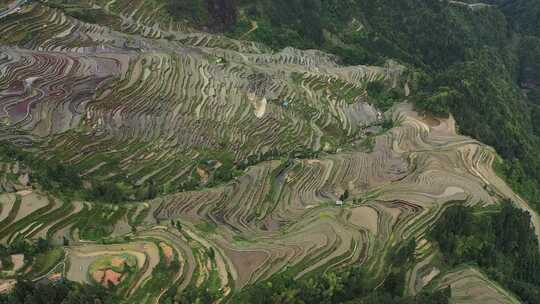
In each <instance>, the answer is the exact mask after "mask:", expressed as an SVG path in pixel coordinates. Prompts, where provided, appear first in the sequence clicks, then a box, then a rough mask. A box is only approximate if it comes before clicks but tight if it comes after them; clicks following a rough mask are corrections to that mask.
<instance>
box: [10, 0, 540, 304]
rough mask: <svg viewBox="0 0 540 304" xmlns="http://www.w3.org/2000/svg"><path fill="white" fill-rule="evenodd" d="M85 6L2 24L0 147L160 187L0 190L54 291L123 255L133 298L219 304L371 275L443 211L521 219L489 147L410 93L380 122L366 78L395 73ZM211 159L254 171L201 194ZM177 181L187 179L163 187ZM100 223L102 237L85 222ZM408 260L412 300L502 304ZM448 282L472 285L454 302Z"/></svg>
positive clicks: (388, 80) (138, 7)
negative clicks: (100, 191)
mask: <svg viewBox="0 0 540 304" xmlns="http://www.w3.org/2000/svg"><path fill="white" fill-rule="evenodd" d="M74 2H77V1H74ZM79 2H80V3H79V4H80V5H82V6H84V5H86V4H88V3H87V2H85V1H79ZM92 2H93V4H94V6H95V7H97V8H99V9H100V10H103V11H104V12H106V14H107V16H109V18H104V19H103V20H102V21H101V22H102V24H91V23H85V22H83V21H80V20H78V19H75V18H73V17H71V16H69V15H68V14H66V12H67V11H65V10H61V9H57V8H54V7H53V6H51V5H47V4H46V3H41V2H32V3H22V2H18V3H16V4H14V5H13V6H12V7H11V8H9V9H7V10H4V11H2V12H1V13H0V36H1V37H8V36H9V39H8V41H6V42H1V43H0V130H1V131H0V139H4V140H10V141H12V142H14V143H17V144H21V145H23V146H33V147H34V150H33V152H34V153H35V154H36V155H37V156H38V157H40V158H41V159H43V160H44V161H46V160H48V159H52V158H55V159H57V160H60V161H61V162H62V163H65V164H67V165H69V166H72V167H74V168H77V170H78V171H79V172H81V173H80V175H82V176H85V177H90V178H93V179H97V180H101V181H107V180H113V181H122V182H125V183H131V184H135V185H143V184H145V183H146V182H148V181H150V180H152V182H153V183H155V184H157V185H162V186H163V189H165V190H164V191H163V192H161V193H160V194H161V195H160V196H158V198H156V199H153V200H149V201H144V202H130V203H126V204H123V205H120V206H111V205H106V204H96V203H91V202H82V201H65V200H62V199H61V198H59V197H55V196H53V195H50V194H46V193H43V192H42V191H41V190H40V189H36V190H28V189H27V190H26V191H24V192H22V193H21V192H19V193H7V194H6V193H2V194H0V202H1V211H0V239H1V241H2V243H10V242H13V241H14V240H17V239H37V238H39V237H42V238H47V239H49V240H50V241H51V242H53V243H55V244H57V245H65V248H66V255H65V258H64V259H63V261H62V262H61V263H62V265H64V266H65V267H64V271H63V275H64V276H65V277H66V278H67V279H69V280H73V281H77V282H91V274H89V267H90V266H91V265H92V263H95V262H96V261H97V260H99V259H102V258H103V257H107V256H108V257H110V256H115V255H122V254H127V255H130V256H133V257H135V258H136V261H137V267H136V268H137V271H136V272H135V273H134V274H133V276H132V277H130V280H129V282H127V283H126V284H125V285H126V286H125V288H123V292H124V295H125V296H126V297H128V298H129V297H131V298H130V299H131V301H132V302H134V303H135V302H152V301H154V300H153V297H155V298H157V299H156V300H158V299H159V298H160V297H161V296H162V295H163V294H164V292H165V291H167V290H168V289H169V288H171V287H174V288H176V292H177V294H180V293H182V291H184V290H185V289H186V288H192V287H195V288H197V287H201V286H207V284H209V282H212V284H211V285H212V286H214V287H213V288H215V289H216V290H217V291H219V292H220V293H221V294H222V295H223V296H224V297H226V296H228V295H230V294H231V293H232V292H234V291H237V290H240V289H242V288H244V287H246V286H249V285H250V284H253V283H256V282H258V281H261V280H264V279H267V278H269V277H271V276H272V275H274V274H276V273H278V272H282V271H289V272H292V273H294V274H295V276H296V277H297V278H301V277H304V276H307V275H309V274H316V273H321V272H325V271H327V270H334V269H341V268H343V267H344V266H347V265H352V264H361V265H362V267H365V268H366V269H368V270H369V271H370V272H372V273H373V274H374V277H376V278H378V279H381V278H384V276H385V275H386V267H385V263H386V261H387V258H388V254H389V250H391V249H392V248H395V246H396V245H398V244H400V243H401V242H403V241H407V240H410V239H417V240H421V239H422V238H423V236H424V234H425V232H426V230H427V229H428V228H429V227H430V226H431V225H433V224H434V223H435V221H436V220H437V218H438V217H439V216H440V215H441V213H442V212H443V211H444V210H445V208H447V207H448V206H450V205H451V204H455V203H456V202H460V203H463V204H467V205H476V206H487V205H491V204H495V203H496V202H497V201H498V200H499V199H500V198H501V197H509V198H511V199H512V200H514V201H515V202H516V204H518V205H519V206H520V207H522V208H524V209H528V210H530V209H529V207H528V205H527V203H526V202H525V201H523V200H521V199H520V198H519V197H518V196H517V195H515V194H514V193H512V191H511V190H510V189H509V188H508V187H507V186H506V185H505V184H504V182H502V180H500V179H499V178H498V177H497V176H496V175H495V174H494V173H493V170H492V168H491V167H492V163H493V161H494V160H495V158H496V157H497V156H496V153H495V151H494V150H493V149H492V148H490V147H488V146H486V145H484V144H482V143H480V142H478V141H475V140H473V139H471V138H468V137H465V136H461V135H459V134H458V133H457V131H456V126H455V121H454V120H453V118H452V117H449V118H447V119H435V118H433V117H426V116H423V115H420V114H418V113H416V112H415V111H414V109H413V107H412V106H411V105H410V104H409V103H407V100H406V99H407V98H406V96H405V95H408V94H404V95H403V102H402V103H400V104H398V105H397V106H394V107H393V108H392V109H390V110H389V111H388V112H386V113H381V112H380V111H379V110H378V109H377V108H376V107H375V106H374V105H373V102H372V100H371V99H370V97H369V94H368V92H367V89H366V88H367V85H368V84H369V83H371V82H374V81H382V82H383V83H384V84H385V85H386V86H388V87H394V88H395V89H396V90H400V91H403V92H408V91H409V90H410V89H409V86H408V84H407V74H406V71H405V68H404V67H401V66H399V65H397V64H395V63H392V62H388V63H387V64H386V65H385V66H382V67H371V66H352V67H343V66H341V65H339V63H338V61H337V59H336V58H334V57H333V56H330V55H328V54H324V53H322V52H318V51H300V50H296V49H284V50H282V51H280V52H275V53H270V51H269V50H268V49H267V48H266V47H264V46H260V45H257V44H254V43H251V42H244V41H235V40H231V39H228V38H225V37H220V36H215V35H211V34H203V33H197V32H193V31H191V30H190V29H188V28H186V26H185V25H182V24H179V23H175V22H174V21H172V20H167V19H160V20H162V21H161V22H159V23H157V22H151V20H155V19H154V17H156V16H158V15H159V14H160V12H161V9H162V7H161V6H156V7H155V8H154V9H150V8H149V7H147V6H146V4H145V2H144V1H123V0H117V1H92ZM133 8H135V9H133ZM166 37H167V39H165V38H166ZM388 121H391V122H392V127H391V128H389V129H387V130H384V129H383V128H382V127H381V126H382V125H383V123H385V122H388ZM371 127H376V128H378V130H381V132H376V134H375V135H373V137H372V147H371V148H370V149H365V148H364V147H362V145H361V144H358V143H362V142H363V141H364V140H366V138H367V137H366V133H367V130H368V129H370V128H371ZM222 151H228V152H227V153H228V154H230V155H227V157H229V156H231V158H232V160H233V162H234V163H235V164H240V163H242V162H244V161H246V160H249V159H250V158H251V159H256V160H257V161H254V162H251V163H250V166H248V167H247V168H245V169H241V170H239V171H241V172H240V173H239V174H238V175H237V176H236V177H235V178H234V179H232V180H231V181H228V182H224V183H215V184H209V182H208V181H207V182H205V179H208V180H210V179H211V177H210V175H211V171H212V170H214V169H215V168H219V166H220V164H221V162H222V161H223V158H226V157H224V156H223V155H222V154H221V152H222ZM298 151H308V152H310V153H312V152H313V153H316V156H313V157H295V154H294V152H298ZM263 155H273V156H274V157H270V158H263V157H261V156H263ZM310 155H311V154H310ZM314 155H315V154H314ZM196 176H198V178H196ZM193 179H199V180H201V181H202V182H200V184H199V185H198V187H195V188H194V190H192V191H179V188H178V187H180V186H182V185H184V184H185V183H187V182H189V181H191V180H193ZM345 194H346V195H345ZM337 201H343V204H336V202H337ZM531 214H533V215H534V224H535V227H536V229H537V231H540V230H539V229H540V224H539V223H540V222H539V221H538V218H537V217H536V215H535V214H534V212H532V211H531ZM104 216H107V218H105V220H104V221H106V223H107V225H106V227H101V226H100V227H95V226H92V222H91V221H88V218H89V217H91V218H92V220H95V221H96V223H97V221H98V220H103V217H104ZM109 216H110V217H109ZM85 219H86V220H85ZM177 223H180V226H181V227H180V228H178V224H177ZM97 226H99V225H97ZM98 228H103V229H102V230H99V229H98ZM539 235H540V234H539ZM100 241H101V242H104V243H106V244H99V242H100ZM66 243H69V244H66ZM426 246H429V245H426ZM427 252H429V250H428V251H427ZM424 258H426V262H425V263H424V264H423V265H419V266H418V267H417V269H415V270H414V271H413V273H412V274H411V275H410V278H411V279H410V282H409V288H408V290H409V292H410V293H412V294H414V293H417V292H418V291H419V290H421V289H422V288H424V286H426V285H427V284H428V283H429V282H431V281H432V280H437V282H438V284H439V286H441V287H442V286H447V285H452V287H453V292H454V297H455V298H456V299H457V301H458V303H460V302H459V301H461V300H460V299H465V298H468V297H469V298H470V297H472V298H474V299H475V301H476V300H478V301H480V300H481V301H484V300H485V301H486V302H485V303H511V302H512V301H511V297H510V296H509V295H502V294H501V293H500V290H499V289H498V288H496V287H494V285H493V284H492V283H490V282H488V280H487V279H485V278H484V277H483V276H482V275H481V274H479V273H478V272H477V271H475V270H473V269H467V270H463V271H459V272H456V273H449V274H441V275H439V273H437V271H436V270H435V269H434V268H432V267H431V268H430V259H429V254H426V256H425V257H424ZM172 262H177V264H178V265H179V266H178V269H176V268H175V269H173V270H171V273H170V278H169V280H168V281H167V283H166V284H165V285H163V286H160V288H159V290H157V291H156V290H148V291H147V289H150V287H148V286H154V285H153V284H157V283H154V282H153V281H152V278H153V277H154V276H156V273H155V272H154V269H156V267H157V266H158V265H160V263H167V264H168V265H171V263H172ZM422 280H425V281H424V282H423V281H422ZM464 284H474V286H478V290H476V289H475V291H474V294H464V293H463V292H462V291H461V290H462V287H463V285H464ZM145 288H146V289H145ZM152 288H153V287H152ZM138 290H143V293H144V295H142V296H141V295H140V294H137V291H138ZM489 301H491V302H489ZM505 301H506V302H505Z"/></svg>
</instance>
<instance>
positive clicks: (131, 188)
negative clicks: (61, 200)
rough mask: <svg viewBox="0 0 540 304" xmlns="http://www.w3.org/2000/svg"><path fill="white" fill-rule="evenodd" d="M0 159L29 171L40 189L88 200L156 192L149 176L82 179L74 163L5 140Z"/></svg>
mask: <svg viewBox="0 0 540 304" xmlns="http://www.w3.org/2000/svg"><path fill="white" fill-rule="evenodd" d="M0 160H3V161H7V162H14V161H18V162H19V163H20V164H21V165H22V166H23V167H25V168H26V169H27V170H29V171H30V180H31V182H32V183H36V184H39V185H40V186H41V187H43V189H44V190H46V191H49V192H53V193H55V194H57V195H60V196H62V197H65V198H67V199H71V198H81V199H85V200H89V201H98V202H105V203H120V202H124V201H132V200H147V199H152V198H154V197H156V196H157V194H158V192H159V189H158V187H157V185H156V184H155V182H154V181H153V180H152V179H149V180H148V181H147V182H145V183H144V184H142V185H135V184H134V183H129V182H125V181H118V180H106V181H100V180H96V179H91V178H86V179H84V178H82V177H81V176H80V175H79V170H78V168H77V167H76V166H69V165H65V164H63V163H62V162H61V161H59V160H57V159H56V158H51V159H48V160H46V161H45V160H44V159H42V158H40V157H38V156H36V155H35V154H34V153H32V152H27V151H26V150H24V149H22V148H20V147H18V146H16V145H15V144H12V143H10V142H6V141H2V142H0ZM85 184H86V186H85Z"/></svg>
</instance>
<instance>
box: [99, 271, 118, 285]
mask: <svg viewBox="0 0 540 304" xmlns="http://www.w3.org/2000/svg"><path fill="white" fill-rule="evenodd" d="M120 282H122V274H121V273H118V272H116V271H113V270H111V269H107V270H105V278H104V279H103V286H109V283H111V284H113V285H114V286H116V285H118V284H120Z"/></svg>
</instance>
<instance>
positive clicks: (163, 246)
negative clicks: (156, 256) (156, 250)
mask: <svg viewBox="0 0 540 304" xmlns="http://www.w3.org/2000/svg"><path fill="white" fill-rule="evenodd" d="M159 247H160V248H161V250H162V251H163V255H165V258H166V259H167V263H170V262H171V261H172V259H173V257H174V253H173V249H172V247H171V246H169V245H167V244H165V243H163V242H161V243H159Z"/></svg>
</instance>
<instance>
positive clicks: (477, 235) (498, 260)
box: [429, 201, 540, 303]
mask: <svg viewBox="0 0 540 304" xmlns="http://www.w3.org/2000/svg"><path fill="white" fill-rule="evenodd" d="M429 238H430V239H431V240H433V241H436V242H437V243H438V245H439V248H440V250H441V252H442V254H443V256H444V260H445V262H446V263H447V264H449V265H450V266H456V265H459V264H462V263H473V264H476V265H478V266H479V267H480V268H481V269H482V270H484V272H486V273H487V274H488V275H489V277H490V278H491V279H493V280H495V281H497V282H499V283H500V284H501V285H503V286H505V287H506V288H508V289H510V290H511V291H513V292H514V293H515V294H516V295H518V296H519V297H520V298H521V300H522V301H524V303H540V248H539V245H538V240H537V238H536V234H535V232H534V229H533V227H532V225H531V221H530V215H529V213H527V212H525V211H522V210H520V209H517V208H515V207H513V206H512V204H511V203H510V202H508V201H506V202H504V203H503V204H502V209H501V210H500V211H498V212H495V213H481V215H476V214H474V213H473V210H471V208H467V207H464V206H453V207H450V208H449V209H447V210H446V211H445V213H444V214H443V215H442V216H441V218H440V219H439V220H438V222H437V224H436V226H435V228H434V229H433V230H432V231H431V232H430V233H429Z"/></svg>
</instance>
